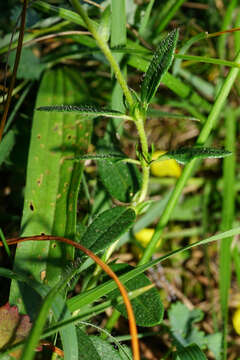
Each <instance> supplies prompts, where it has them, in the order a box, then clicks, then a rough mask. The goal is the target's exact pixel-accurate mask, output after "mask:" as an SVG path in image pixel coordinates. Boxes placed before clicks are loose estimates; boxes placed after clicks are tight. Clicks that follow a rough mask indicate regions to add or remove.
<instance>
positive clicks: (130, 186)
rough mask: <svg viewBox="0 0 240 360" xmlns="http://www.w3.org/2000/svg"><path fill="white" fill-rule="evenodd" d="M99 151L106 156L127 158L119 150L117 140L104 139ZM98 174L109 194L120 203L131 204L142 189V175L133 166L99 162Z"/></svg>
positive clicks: (114, 162)
mask: <svg viewBox="0 0 240 360" xmlns="http://www.w3.org/2000/svg"><path fill="white" fill-rule="evenodd" d="M116 141H117V140H116ZM98 151H99V153H106V154H109V153H114V154H117V153H119V156H122V157H124V156H125V154H124V153H122V152H121V151H120V150H118V144H115V139H103V140H102V141H101V142H100V143H99V146H98ZM98 174H99V177H100V179H101V182H102V184H103V185H104V187H105V188H106V190H107V191H108V193H109V194H110V195H111V196H112V197H113V198H115V199H117V200H119V201H122V202H129V201H130V200H131V198H132V196H133V195H134V194H135V193H136V192H137V191H138V190H139V188H140V184H141V174H140V172H139V170H138V168H137V167H136V166H135V165H133V164H126V163H123V162H116V160H114V161H112V160H109V161H103V160H99V161H98Z"/></svg>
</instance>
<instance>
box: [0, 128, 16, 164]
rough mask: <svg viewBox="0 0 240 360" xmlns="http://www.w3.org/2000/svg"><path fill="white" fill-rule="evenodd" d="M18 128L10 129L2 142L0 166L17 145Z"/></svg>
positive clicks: (0, 146) (0, 145)
mask: <svg viewBox="0 0 240 360" xmlns="http://www.w3.org/2000/svg"><path fill="white" fill-rule="evenodd" d="M15 138H16V130H9V131H8V132H7V134H6V135H5V136H4V137H3V139H2V141H1V143H0V166H1V165H2V164H3V163H4V162H5V161H6V160H7V158H8V156H9V154H10V152H11V151H12V149H13V147H14V145H15Z"/></svg>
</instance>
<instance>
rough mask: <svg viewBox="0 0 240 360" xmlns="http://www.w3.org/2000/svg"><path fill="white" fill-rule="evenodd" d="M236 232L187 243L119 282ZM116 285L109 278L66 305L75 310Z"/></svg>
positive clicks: (128, 274) (138, 268)
mask: <svg viewBox="0 0 240 360" xmlns="http://www.w3.org/2000/svg"><path fill="white" fill-rule="evenodd" d="M238 234H240V227H238V228H234V229H232V230H229V231H226V232H223V233H220V234H216V235H213V236H211V237H209V238H206V239H203V240H200V241H197V242H195V243H193V244H190V245H187V246H185V247H182V248H180V249H177V250H174V251H172V252H171V253H169V254H166V255H164V256H161V257H160V258H158V259H156V260H152V261H150V262H148V263H146V264H143V265H139V266H137V267H136V268H135V269H133V270H131V271H129V272H128V273H127V274H124V275H120V277H119V279H120V280H121V282H122V283H123V284H125V283H126V282H127V281H128V280H130V279H133V278H134V277H136V276H138V275H139V274H142V273H143V272H144V271H146V270H148V269H149V268H151V267H153V266H155V265H157V264H159V263H161V262H163V261H165V260H167V259H169V258H171V257H172V256H174V255H177V254H180V253H182V252H184V251H187V250H189V249H192V248H194V247H195V246H200V245H204V244H208V243H211V242H213V241H217V240H221V239H226V238H228V237H231V236H235V235H238ZM116 287H117V285H116V284H115V283H114V282H113V281H111V280H110V281H108V282H107V283H104V284H101V285H99V286H97V287H96V288H95V289H92V290H89V291H86V292H85V293H83V294H80V295H76V296H75V297H74V298H72V299H69V300H68V301H67V304H68V307H69V309H70V310H71V311H75V310H77V309H79V308H81V307H82V306H84V305H87V304H90V303H92V302H94V301H96V300H97V299H99V298H100V297H102V296H105V295H107V294H108V293H109V292H111V291H112V290H114V289H116Z"/></svg>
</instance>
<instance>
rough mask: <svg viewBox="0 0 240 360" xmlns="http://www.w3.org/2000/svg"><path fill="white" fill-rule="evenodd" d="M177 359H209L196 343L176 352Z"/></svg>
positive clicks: (175, 357)
mask: <svg viewBox="0 0 240 360" xmlns="http://www.w3.org/2000/svg"><path fill="white" fill-rule="evenodd" d="M174 359H175V360H195V359H196V360H207V358H206V356H205V355H204V353H203V352H202V350H201V349H200V348H199V347H198V346H197V345H195V344H193V345H190V346H188V347H186V348H185V349H183V350H181V351H177V352H176V353H174Z"/></svg>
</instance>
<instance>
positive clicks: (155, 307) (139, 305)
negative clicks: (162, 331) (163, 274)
mask: <svg viewBox="0 0 240 360" xmlns="http://www.w3.org/2000/svg"><path fill="white" fill-rule="evenodd" d="M119 268H120V274H122V272H123V271H122V270H124V273H125V272H126V270H131V269H132V267H130V266H128V265H127V266H126V265H125V264H116V265H114V267H113V269H114V271H117V269H118V270H119ZM117 274H119V273H118V271H117ZM150 284H151V281H150V280H149V279H148V278H147V276H146V275H144V274H141V275H138V276H136V277H135V278H134V279H131V280H129V281H127V282H126V283H125V284H124V286H125V288H126V289H127V291H128V292H130V291H134V290H136V289H139V288H143V287H145V286H148V285H150ZM118 296H120V293H119V290H114V291H112V292H111V293H110V294H108V295H107V297H108V298H110V299H113V300H114V299H116V298H117V297H118ZM131 304H132V306H133V311H134V315H135V318H136V323H137V325H139V326H155V325H157V324H160V323H161V321H162V319H163V311H164V310H163V305H162V302H161V299H160V296H159V293H158V291H157V289H156V288H151V289H150V290H148V291H147V292H144V293H143V294H141V295H139V296H138V297H136V298H134V299H132V300H131ZM113 306H114V307H115V308H116V309H117V310H118V311H119V312H120V313H121V314H122V315H123V316H125V317H126V318H127V313H126V308H125V306H124V305H123V304H116V303H115V302H114V301H113Z"/></svg>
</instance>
